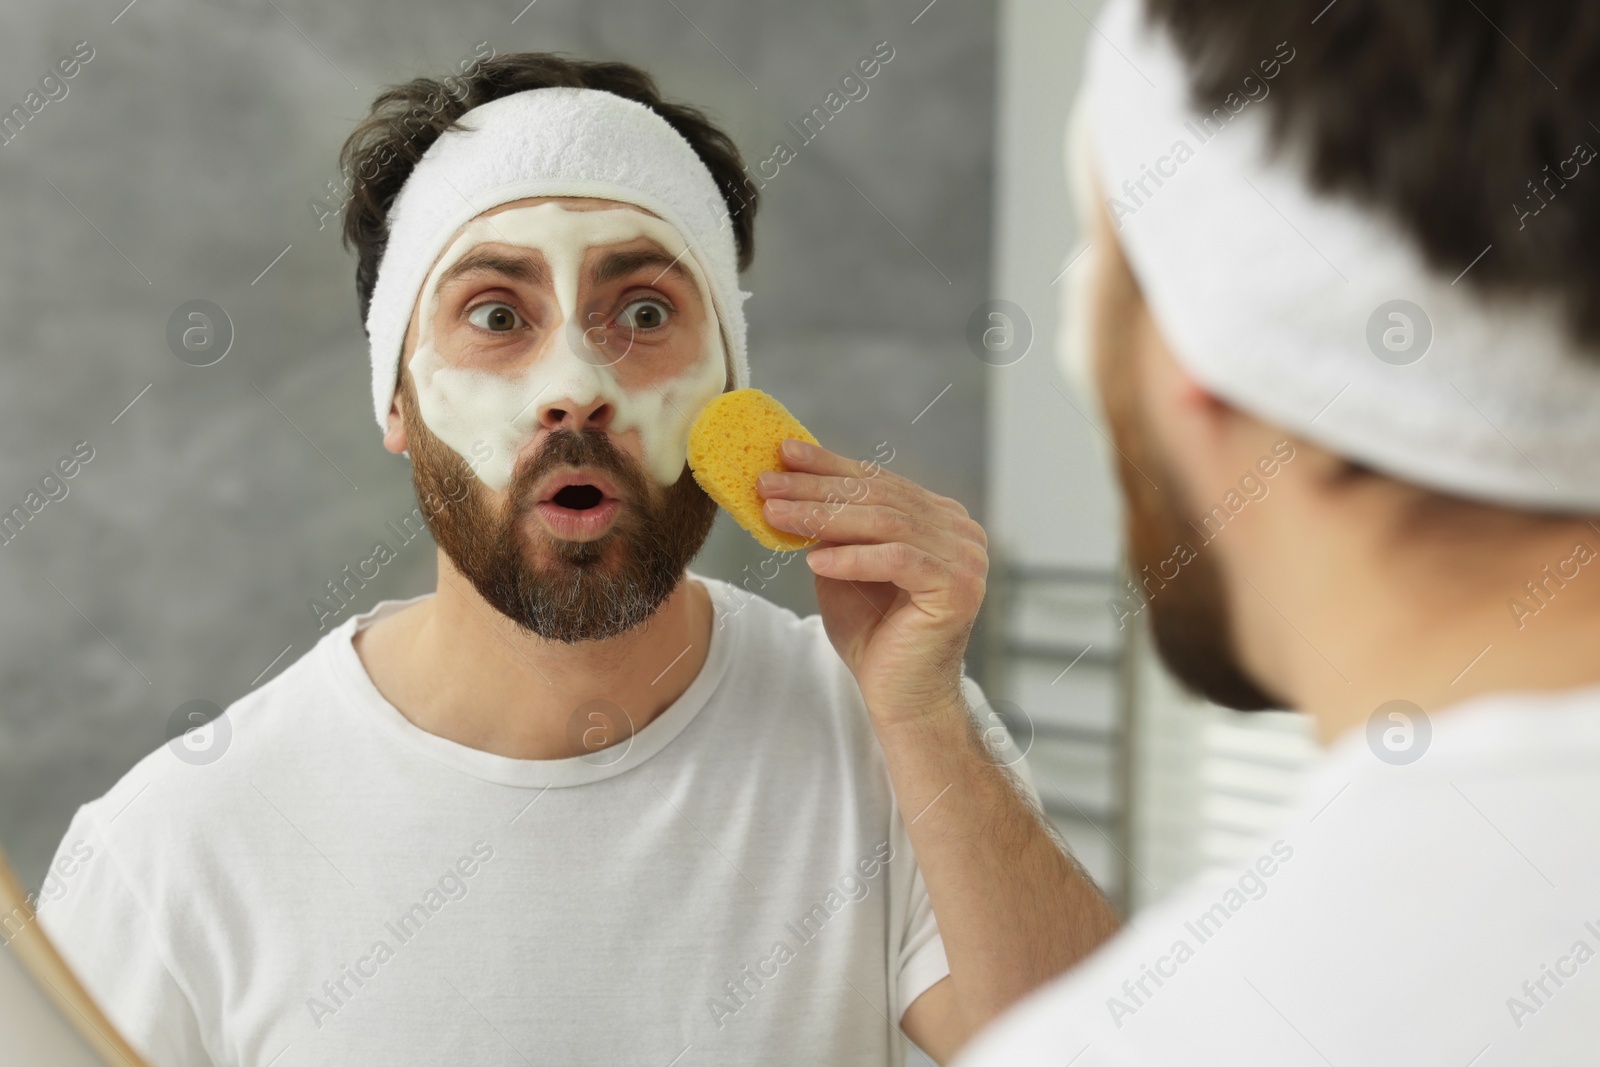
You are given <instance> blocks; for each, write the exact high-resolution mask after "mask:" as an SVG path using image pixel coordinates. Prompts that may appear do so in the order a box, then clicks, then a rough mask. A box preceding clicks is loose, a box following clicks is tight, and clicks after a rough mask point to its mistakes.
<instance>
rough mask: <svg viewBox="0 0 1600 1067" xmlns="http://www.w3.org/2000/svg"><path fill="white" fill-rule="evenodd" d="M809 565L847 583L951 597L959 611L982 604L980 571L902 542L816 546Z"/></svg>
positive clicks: (966, 611)
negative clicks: (880, 584) (887, 585)
mask: <svg viewBox="0 0 1600 1067" xmlns="http://www.w3.org/2000/svg"><path fill="white" fill-rule="evenodd" d="M806 564H807V565H808V566H810V568H811V570H812V571H813V572H814V573H816V574H819V575H821V576H822V577H824V578H837V579H839V580H841V581H848V582H887V583H890V584H892V585H895V586H898V587H899V588H901V589H904V590H905V591H906V592H908V593H911V594H919V593H936V594H939V595H941V596H943V597H948V598H949V600H950V602H951V603H952V604H953V605H954V608H955V610H956V613H957V614H960V615H971V614H976V613H977V611H978V608H979V606H980V605H982V603H983V596H984V589H985V583H984V576H983V573H982V571H981V570H979V571H974V570H973V569H971V568H969V567H966V566H962V565H960V564H955V563H951V562H950V561H948V560H943V559H940V558H938V557H937V556H935V555H933V554H932V553H930V552H927V551H924V550H923V549H920V548H916V547H913V546H912V545H908V544H906V543H905V542H903V541H896V542H892V543H889V544H875V545H829V546H827V547H824V548H814V549H812V550H811V551H810V552H809V553H807V555H806Z"/></svg>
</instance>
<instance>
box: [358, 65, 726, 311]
mask: <svg viewBox="0 0 1600 1067" xmlns="http://www.w3.org/2000/svg"><path fill="white" fill-rule="evenodd" d="M552 86H562V87H567V88H575V89H599V90H603V91H605V92H608V93H615V94H616V95H618V96H621V97H626V98H627V99H629V100H634V101H637V102H638V103H641V104H643V105H645V106H646V107H648V108H650V109H651V110H652V111H654V112H656V113H657V114H658V115H660V116H661V117H662V118H664V119H666V120H667V122H668V123H669V124H670V125H671V126H672V128H673V129H675V130H677V131H678V133H680V134H681V135H682V136H683V138H684V140H686V141H688V142H689V146H690V147H691V148H693V149H694V151H695V154H696V155H698V156H699V157H700V159H701V160H702V161H703V162H704V163H705V165H706V167H707V168H708V169H709V170H710V171H711V177H712V178H713V179H715V181H716V183H717V188H718V190H719V191H721V193H722V198H723V200H724V201H726V202H727V205H728V219H729V222H730V223H731V225H732V227H733V237H734V242H735V244H736V246H737V248H738V253H739V269H740V270H745V269H746V268H748V267H749V266H750V260H751V258H752V257H753V256H754V255H755V215H756V206H757V202H758V196H757V193H756V186H755V183H754V182H752V181H751V180H750V178H749V176H748V175H747V174H746V172H745V168H744V161H743V159H742V158H741V157H740V155H739V149H738V148H737V147H736V146H735V145H734V143H733V139H732V138H730V137H729V136H728V135H727V134H726V133H723V132H722V130H720V129H718V128H717V127H716V126H714V125H713V124H712V123H711V120H710V119H708V118H707V117H706V116H705V114H704V113H703V112H701V111H700V110H698V109H697V108H693V107H689V106H687V105H685V104H675V103H669V102H668V101H665V100H663V99H662V98H661V93H660V90H659V89H657V88H656V83H655V79H654V78H652V77H651V76H650V75H649V74H647V73H645V72H644V71H642V70H640V69H639V68H638V67H634V66H630V65H628V64H626V63H603V62H589V61H585V60H580V59H570V58H567V57H565V56H561V55H556V54H554V53H549V52H514V53H511V54H508V55H503V56H495V55H491V56H490V57H489V58H487V59H485V60H483V61H482V62H475V63H472V64H469V66H468V69H467V70H465V71H464V72H463V73H461V74H452V75H450V76H448V77H446V78H443V79H435V78H414V79H412V80H411V81H409V82H406V83H405V84H403V85H392V86H389V87H388V88H386V89H385V90H384V91H383V92H382V93H380V94H379V95H378V98H377V99H376V100H374V101H373V102H372V108H371V110H370V111H369V112H368V114H367V117H366V118H364V119H362V120H361V122H360V124H358V125H357V126H356V128H355V130H354V131H352V132H351V134H350V136H349V137H348V138H347V139H346V140H345V142H344V147H343V148H342V149H341V150H340V152H339V164H340V168H341V171H342V173H343V174H344V175H345V180H346V181H347V182H348V183H349V186H350V192H349V196H348V197H347V198H346V201H345V205H344V245H345V247H346V248H349V249H351V250H352V251H354V252H355V253H356V257H357V261H356V298H357V301H358V303H359V305H360V309H361V321H362V322H363V323H365V322H366V318H367V308H368V306H369V305H370V304H371V302H372V287H373V285H374V284H375V283H376V281H377V277H378V263H379V261H380V260H381V259H382V258H383V250H384V247H385V245H386V244H387V243H388V240H389V209H390V207H391V206H392V205H393V204H394V200H395V197H396V196H398V195H399V193H400V188H401V186H403V185H404V184H405V182H406V179H407V178H408V177H410V175H411V171H412V168H413V167H415V166H416V164H417V161H418V160H419V159H421V158H422V154H423V153H424V152H426V151H427V150H428V146H429V145H431V144H433V142H434V141H436V140H438V138H439V135H440V134H442V133H444V132H445V131H446V130H450V129H461V128H462V127H461V126H460V124H459V123H457V122H456V120H457V119H458V118H460V117H461V116H462V115H463V114H465V113H466V112H468V111H470V110H472V109H473V108H475V107H477V106H478V105H479V104H484V103H487V102H489V101H490V100H497V99H499V98H500V97H502V96H509V95H511V94H512V93H520V92H522V91H523V90H525V89H544V88H550V87H552Z"/></svg>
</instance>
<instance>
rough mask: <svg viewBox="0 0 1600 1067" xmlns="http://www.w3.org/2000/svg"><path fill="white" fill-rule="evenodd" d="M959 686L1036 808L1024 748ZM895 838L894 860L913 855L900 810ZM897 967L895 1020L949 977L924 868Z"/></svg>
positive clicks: (976, 692) (966, 684)
mask: <svg viewBox="0 0 1600 1067" xmlns="http://www.w3.org/2000/svg"><path fill="white" fill-rule="evenodd" d="M961 684H962V691H963V693H964V694H965V696H966V698H967V705H968V707H970V708H971V709H972V710H973V712H974V713H975V714H976V716H977V719H978V730H979V732H980V733H981V734H982V735H983V737H984V741H985V743H987V744H988V745H989V746H990V749H991V751H993V752H994V753H995V756H996V758H997V760H998V761H999V762H1001V763H1003V764H1006V765H1007V766H1009V767H1010V768H1011V770H1013V771H1015V772H1016V774H1017V777H1018V779H1019V780H1020V781H1021V784H1022V786H1023V788H1024V790H1025V791H1026V793H1027V794H1028V796H1029V798H1030V799H1031V800H1032V801H1033V803H1034V805H1035V806H1037V805H1038V804H1039V790H1038V788H1037V787H1036V786H1035V785H1034V781H1033V772H1032V771H1030V770H1029V769H1028V765H1027V760H1026V759H1024V758H1023V753H1022V751H1021V749H1020V748H1019V747H1018V746H1017V744H1016V742H1015V741H1014V740H1013V739H1012V737H1011V735H1010V733H1009V731H1007V729H1006V727H1005V724H1004V723H1002V722H1001V721H1000V719H999V717H998V716H991V715H990V714H989V712H988V710H987V708H986V705H987V700H986V698H985V697H984V695H983V689H982V688H981V687H980V686H979V685H978V683H977V682H974V681H973V680H972V679H971V678H967V677H963V678H962V679H961ZM894 833H895V845H894V848H895V855H897V856H898V855H901V854H904V855H907V856H910V855H912V852H911V837H910V832H909V830H908V829H907V827H906V824H905V820H904V819H903V818H902V817H901V813H900V812H899V810H898V809H896V812H895V817H894ZM913 864H914V861H913ZM897 962H898V964H899V981H898V990H899V1002H898V1004H897V1010H898V1012H899V1014H898V1015H897V1016H896V1018H900V1017H903V1016H904V1015H905V1011H906V1009H907V1008H909V1007H910V1006H911V1004H912V1002H914V1001H915V1000H916V999H917V998H918V997H920V996H921V995H922V994H923V993H926V992H927V991H928V990H929V989H931V988H932V987H933V986H934V984H935V983H937V982H938V981H939V980H940V979H941V978H944V977H945V976H946V975H948V974H949V973H950V963H949V961H948V960H947V959H946V958H945V953H944V940H943V938H941V937H940V936H939V923H938V920H937V919H935V918H934V914H933V904H932V902H931V901H930V900H929V899H928V887H927V884H926V883H925V882H924V881H923V878H922V869H921V868H920V867H918V866H915V865H913V866H912V872H911V884H910V889H909V898H908V904H907V907H906V925H905V930H904V932H903V934H902V937H901V941H900V958H899V960H898V961H897Z"/></svg>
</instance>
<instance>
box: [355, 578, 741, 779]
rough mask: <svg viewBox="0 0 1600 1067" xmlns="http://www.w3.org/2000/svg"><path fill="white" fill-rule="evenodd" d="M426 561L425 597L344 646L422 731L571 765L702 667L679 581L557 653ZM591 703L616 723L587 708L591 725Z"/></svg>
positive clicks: (697, 610)
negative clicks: (431, 592)
mask: <svg viewBox="0 0 1600 1067" xmlns="http://www.w3.org/2000/svg"><path fill="white" fill-rule="evenodd" d="M438 558H439V584H438V591H437V594H436V595H435V596H433V597H431V598H430V599H428V600H425V601H422V602H421V603H419V604H415V605H412V606H411V607H410V608H407V609H406V610H404V611H402V612H399V613H398V614H396V615H394V616H391V617H390V618H388V619H384V620H382V621H381V622H379V623H376V624H374V625H372V626H369V627H368V628H367V629H365V630H363V631H362V632H361V633H359V634H358V635H357V637H356V651H357V654H358V655H359V656H360V657H361V660H362V663H363V665H364V666H366V668H367V672H368V674H369V675H371V677H372V680H373V683H374V684H375V685H376V686H377V688H378V691H379V692H380V693H382V694H383V696H384V697H385V698H386V699H387V700H389V702H390V703H391V704H393V705H394V706H395V707H396V708H397V709H398V710H399V711H400V713H401V714H402V715H404V716H405V717H406V718H407V719H409V720H410V721H411V722H412V723H414V724H415V725H416V726H418V727H419V728H421V729H423V730H426V731H427V732H428V733H431V734H435V735H437V736H439V737H443V738H446V739H448V740H451V741H455V742H457V743H459V744H462V745H466V746H468V747H471V748H476V749H480V750H482V751H485V752H492V753H494V754H496V755H500V756H506V757H509V758H512V759H529V760H550V759H566V758H569V757H572V756H581V755H584V754H586V753H588V752H592V751H594V750H595V749H596V748H600V747H605V746H607V745H610V744H615V743H617V742H618V741H622V740H625V739H626V738H627V737H628V736H629V734H630V733H631V732H637V731H638V730H640V729H643V728H644V726H645V725H646V724H647V723H649V722H650V721H652V720H653V719H654V718H655V717H656V716H657V715H660V714H661V713H662V712H663V711H665V710H666V709H667V708H668V707H670V706H671V705H672V703H673V702H674V701H676V700H677V699H678V697H680V696H681V695H682V694H683V692H684V690H686V689H687V688H688V687H689V684H690V683H691V682H692V681H694V678H695V676H696V675H698V674H699V672H700V668H701V667H702V666H704V664H705V661H706V654H707V652H708V650H709V648H710V641H711V626H712V606H711V599H710V594H709V593H708V592H707V590H706V588H705V587H704V586H703V585H702V584H700V583H699V582H695V581H688V580H684V581H680V582H679V583H678V586H677V588H676V589H674V590H673V592H672V594H671V595H670V596H669V597H668V598H667V600H666V601H665V603H663V604H662V606H661V607H660V608H659V609H658V610H657V611H656V613H655V615H653V616H652V617H651V618H650V619H649V621H647V622H646V623H645V624H643V625H641V626H637V627H635V628H634V629H632V630H630V631H628V632H627V633H624V634H621V635H619V636H617V637H613V638H608V639H606V640H601V641H585V642H579V643H577V644H563V643H561V642H555V641H546V640H544V639H542V638H539V637H536V636H534V635H531V634H529V633H527V632H525V631H523V630H521V629H520V628H518V627H517V626H516V624H514V623H512V622H511V621H510V620H509V619H507V618H506V617H505V616H504V615H502V614H500V613H499V612H498V611H496V610H495V609H494V608H493V607H491V606H490V605H489V603H488V602H487V601H485V600H484V599H483V597H482V596H480V595H479V594H478V591H477V590H476V589H475V588H474V587H473V585H472V583H471V582H469V581H468V580H467V579H466V578H465V577H463V576H462V574H461V573H460V572H459V571H457V570H456V569H455V566H454V564H452V563H451V561H450V559H449V557H447V556H446V555H445V554H444V553H443V552H442V551H441V552H440V553H439V557H438ZM594 701H606V702H609V704H610V705H615V707H616V708H620V709H621V712H622V713H623V714H622V716H620V717H619V716H617V715H616V714H615V712H614V711H613V712H610V713H607V712H606V710H605V709H606V708H607V705H595V707H597V708H600V709H601V714H602V718H598V719H596V718H592V717H591V716H590V714H589V712H591V711H593V710H594V709H593V708H589V709H585V705H589V704H591V702H594ZM580 709H583V710H580ZM602 723H603V724H605V725H603V726H601V728H600V729H599V730H598V731H597V730H596V729H595V728H593V725H592V724H602ZM575 724H576V727H575ZM630 726H631V729H630Z"/></svg>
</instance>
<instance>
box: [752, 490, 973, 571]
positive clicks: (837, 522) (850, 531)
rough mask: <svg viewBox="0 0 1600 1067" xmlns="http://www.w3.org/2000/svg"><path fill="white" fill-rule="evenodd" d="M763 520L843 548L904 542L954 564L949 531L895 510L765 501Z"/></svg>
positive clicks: (955, 548) (955, 549) (957, 551)
mask: <svg viewBox="0 0 1600 1067" xmlns="http://www.w3.org/2000/svg"><path fill="white" fill-rule="evenodd" d="M762 512H763V514H764V515H765V517H766V520H767V521H768V522H770V523H771V524H772V525H774V526H776V527H777V528H778V529H780V530H790V531H792V532H794V533H798V534H803V535H804V536H806V537H816V538H821V539H825V540H828V541H836V542H840V543H843V544H883V543H887V542H894V541H899V542H904V543H905V544H908V545H911V546H913V547H915V548H918V549H921V550H922V551H925V552H928V553H931V554H932V555H934V556H937V557H938V558H939V559H942V560H948V561H951V562H955V561H957V560H958V559H959V557H960V555H961V548H960V539H959V538H958V537H957V536H956V535H955V534H954V533H952V532H951V531H950V530H948V529H946V528H944V527H943V526H940V525H938V524H935V523H933V522H930V521H928V520H927V519H925V518H923V517H922V516H920V515H912V514H909V513H908V512H905V511H901V510H899V509H898V508H892V507H887V506H884V505H881V504H835V505H828V504H824V503H819V502H816V501H803V500H768V501H767V502H766V503H765V504H764V505H762Z"/></svg>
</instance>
